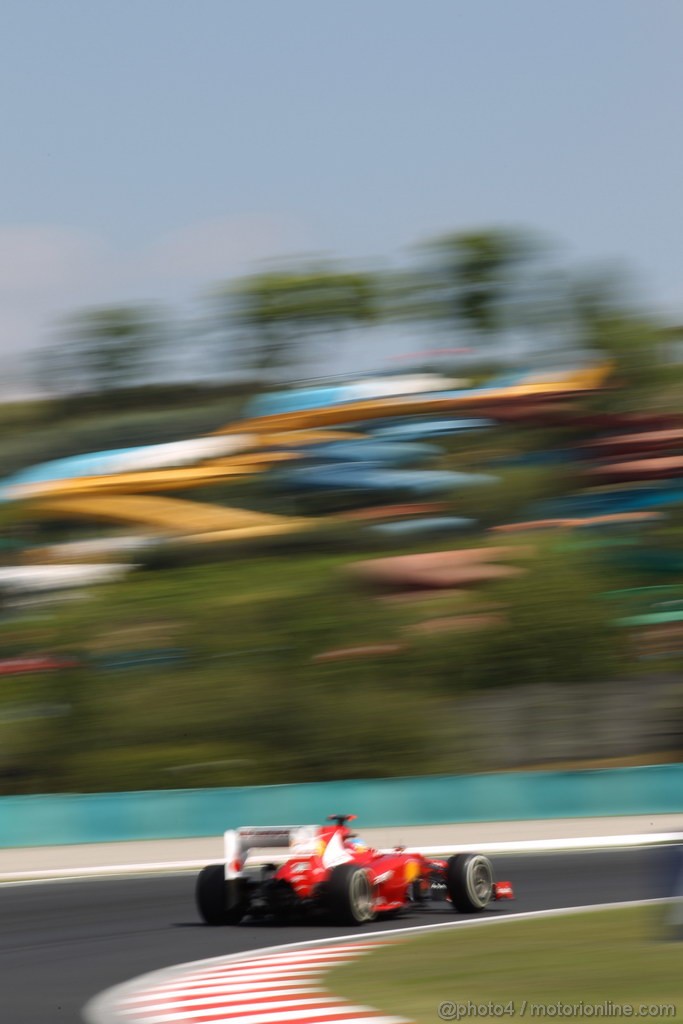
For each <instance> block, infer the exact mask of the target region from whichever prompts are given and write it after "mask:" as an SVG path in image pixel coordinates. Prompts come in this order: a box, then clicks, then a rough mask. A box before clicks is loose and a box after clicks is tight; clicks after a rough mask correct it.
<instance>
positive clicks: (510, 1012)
mask: <svg viewBox="0 0 683 1024" xmlns="http://www.w3.org/2000/svg"><path fill="white" fill-rule="evenodd" d="M676 1013H677V1011H676V1007H675V1006H674V1004H673V1003H614V1002H612V1000H611V999H605V1000H604V1001H603V1002H601V1003H586V1002H584V1001H583V1000H582V999H581V1000H578V1001H577V1002H566V1003H565V1002H563V1001H561V1000H558V1001H557V1002H553V1003H534V1002H531V1001H530V1000H528V999H522V1000H521V1001H520V1002H519V1003H517V1002H515V1000H513V999H511V1000H509V1001H508V1002H507V1003H502V1002H492V1001H491V1000H489V1002H487V1003H475V1002H472V1000H468V1001H467V1002H466V1003H464V1002H463V1003H459V1002H455V1001H451V1000H444V1001H443V1002H442V1003H440V1004H439V1009H438V1014H439V1019H440V1020H464V1019H465V1018H466V1017H527V1016H528V1017H535V1018H551V1019H552V1018H553V1017H641V1018H644V1017H662V1018H666V1019H668V1020H673V1019H674V1018H675V1017H676Z"/></svg>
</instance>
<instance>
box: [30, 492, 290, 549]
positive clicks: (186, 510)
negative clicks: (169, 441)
mask: <svg viewBox="0 0 683 1024" xmlns="http://www.w3.org/2000/svg"><path fill="white" fill-rule="evenodd" d="M26 511H27V512H28V513H29V514H30V515H34V516H42V517H49V518H64V519H71V518H74V519H88V520H93V519H96V520H97V519H99V520H105V521H110V522H114V523H131V524H133V525H135V526H143V527H147V528H151V529H153V530H155V531H158V532H161V533H164V534H167V535H172V536H175V537H182V538H183V539H185V540H192V541H210V540H231V539H243V538H250V537H262V536H270V535H273V534H278V533H293V532H296V531H298V530H302V529H306V528H307V527H310V522H309V521H308V520H306V519H297V518H293V517H288V516H276V515H270V514H268V513H265V512H251V511H249V510H247V509H237V508H222V507H221V506H219V505H205V504H202V503H201V502H195V501H184V500H180V499H177V498H161V497H157V496H151V497H150V496H149V495H144V494H106V495H104V494H93V495H90V494H74V495H70V496H65V495H64V496H59V495H55V496H53V497H43V498H40V499H36V500H34V501H32V502H29V503H27V505H26Z"/></svg>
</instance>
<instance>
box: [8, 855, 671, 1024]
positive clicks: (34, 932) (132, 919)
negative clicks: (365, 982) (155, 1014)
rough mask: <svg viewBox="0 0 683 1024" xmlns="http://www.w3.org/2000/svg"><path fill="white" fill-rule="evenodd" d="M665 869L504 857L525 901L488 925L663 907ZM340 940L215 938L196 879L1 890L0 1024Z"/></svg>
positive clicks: (301, 935)
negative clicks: (617, 905) (156, 973)
mask: <svg viewBox="0 0 683 1024" xmlns="http://www.w3.org/2000/svg"><path fill="white" fill-rule="evenodd" d="M665 857H666V854H665V852H664V851H663V850H661V849H660V850H656V849H649V850H638V849H631V850H610V851H602V852H590V853H585V852H583V853H571V854H568V853H551V854H533V855H530V854H525V855H524V856H509V857H497V858H494V867H495V868H496V873H497V876H498V877H499V878H505V879H508V878H509V879H510V880H511V881H512V882H513V885H514V886H515V891H516V895H517V899H516V901H515V902H514V903H508V902H505V903H500V904H495V905H494V906H493V907H492V908H491V909H490V910H488V911H486V913H487V914H496V915H498V914H502V915H504V914H506V913H509V912H511V911H512V912H515V913H519V912H523V911H532V910H543V909H550V908H554V907H565V906H582V905H584V904H591V903H611V902H619V901H626V900H636V899H649V898H654V897H659V896H662V895H665V893H664V892H663V891H662V886H661V883H660V882H659V880H661V878H662V876H663V873H664V871H665V868H666V862H665ZM446 920H449V921H450V920H453V914H452V912H451V911H450V909H449V907H448V905H447V904H443V903H434V904H433V907H430V908H429V909H428V910H426V911H424V912H421V913H419V914H409V915H404V916H402V917H399V918H397V919H395V920H392V921H387V922H383V923H382V922H380V923H377V922H375V923H374V924H373V925H370V926H369V927H367V928H366V930H367V932H368V934H370V933H371V932H372V931H378V930H384V929H392V928H398V927H401V928H405V927H406V926H409V925H411V924H415V925H417V924H430V923H436V922H438V921H446ZM347 931H349V932H351V931H357V929H353V928H349V929H347ZM343 934H344V929H340V928H332V927H329V926H326V925H322V924H319V923H318V924H314V923H310V924H304V925H301V926H296V927H290V926H286V927H285V926H281V927H276V926H273V925H269V924H263V923H259V924H251V925H250V924H242V925H240V926H238V927H236V928H210V927H207V926H206V925H203V924H201V923H200V922H199V920H198V918H197V914H196V911H195V907H194V876H190V875H174V876H166V877H152V876H148V877H145V878H121V879H110V880H100V879H89V880H84V881H69V882H49V883H43V884H41V885H37V884H30V885H18V886H0V1020H1V1021H7V1022H8V1024H10V1022H11V1024H61V1022H65V1024H82V1018H81V1014H80V1010H81V1007H82V1006H83V1005H84V1004H85V1003H86V1002H87V1001H88V999H90V998H91V997H92V996H94V995H96V994H97V993H98V992H101V991H102V990H103V989H106V988H109V987H110V986H112V985H116V984H119V983H120V982H124V981H128V980H130V979H131V978H133V977H135V976H136V975H139V974H144V973H146V972H147V971H152V970H156V969H157V968H161V967H168V966H170V965H172V964H175V963H182V962H184V961H188V960H198V959H202V958H204V957H211V956H220V955H222V954H226V953H236V952H240V951H242V950H250V949H260V948H262V947H268V946H275V945H279V944H281V943H285V942H298V941H303V940H311V939H316V938H327V937H329V936H334V935H343Z"/></svg>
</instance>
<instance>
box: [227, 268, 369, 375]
mask: <svg viewBox="0 0 683 1024" xmlns="http://www.w3.org/2000/svg"><path fill="white" fill-rule="evenodd" d="M376 290H377V285H376V282H375V278H374V276H373V275H372V274H371V273H366V272H363V271H360V270H354V271H345V270H339V269H337V268H336V267H335V266H333V265H326V264H323V265H315V266H311V267H307V266H303V267H301V268H295V269H292V270H282V271H268V272H265V273H261V274H255V275H253V276H251V277H246V278H242V279H241V280H239V281H237V282H236V283H234V284H232V285H230V286H228V287H227V288H225V289H223V291H222V292H221V293H219V295H218V296H217V303H218V308H219V316H220V318H221V319H222V320H223V321H224V322H226V323H227V324H228V326H229V328H230V329H231V334H232V335H233V337H236V338H237V344H238V345H239V346H240V348H241V354H242V361H243V362H244V363H245V364H246V365H247V366H254V367H257V368H259V369H268V368H271V367H278V366H280V367H281V366H292V365H295V364H296V363H298V362H299V361H300V359H301V358H302V355H303V350H304V349H305V346H306V345H307V344H308V343H310V341H311V340H312V339H313V338H315V337H316V336H319V335H325V334H329V333H330V332H332V331H338V330H341V329H344V328H348V327H351V326H355V325H360V324H371V323H373V322H374V321H375V319H376V318H377V302H376Z"/></svg>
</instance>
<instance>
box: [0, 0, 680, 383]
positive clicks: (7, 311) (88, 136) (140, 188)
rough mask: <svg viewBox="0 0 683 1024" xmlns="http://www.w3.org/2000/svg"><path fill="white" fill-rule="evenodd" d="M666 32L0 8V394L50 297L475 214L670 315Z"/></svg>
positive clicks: (606, 0) (241, 7) (394, 16)
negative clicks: (628, 283)
mask: <svg viewBox="0 0 683 1024" xmlns="http://www.w3.org/2000/svg"><path fill="white" fill-rule="evenodd" d="M682 48H683V4H682V3H681V2H680V0H468V2H460V0H419V2H418V0H344V2H343V3H340V2H332V0H194V2H190V0H58V2H57V0H4V3H3V4H2V6H1V7H0V88H1V90H2V97H3V103H2V113H1V114H0V119H1V122H0V123H1V125H2V130H1V131H0V147H1V150H2V152H1V153H0V167H1V171H0V174H1V180H2V185H3V187H2V192H1V193H0V195H1V197H2V209H1V210H0V369H1V370H2V375H3V379H4V387H3V388H0V391H2V392H4V393H7V392H8V390H10V391H11V390H12V389H13V388H18V389H21V387H22V386H23V385H22V373H23V371H22V366H23V365H24V362H23V360H24V359H25V357H26V354H27V353H30V352H31V351H32V350H34V349H35V348H36V347H37V346H39V345H40V344H41V343H43V342H44V341H45V340H46V338H48V337H49V330H50V326H51V324H52V323H53V322H54V320H55V318H56V317H57V316H59V315H60V314H61V313H64V312H67V311H70V310H73V309H77V308H80V307H83V306H87V305H93V304H99V303H109V302H125V301H127V300H131V299H135V300H137V299H149V300H158V301H160V302H164V303H168V304H170V305H171V307H172V308H175V309H178V310H183V311H187V310H189V309H192V308H193V303H195V302H196V300H197V297H198V296H201V294H202V293H204V292H205V291H206V290H207V289H208V287H209V286H210V285H212V284H214V283H215V282H217V281H220V280H223V279H225V278H228V277H230V276H232V275H235V274H238V273H242V272H244V271H245V270H248V269H249V268H251V267H253V266H255V265H258V263H259V261H263V260H266V259H269V258H272V257H280V256H284V255H286V254H297V253H307V254H308V253H322V254H328V255H341V256H344V257H348V258H355V259H360V260H375V259H400V258H402V256H403V255H404V254H405V251H406V249H407V247H409V246H411V245H412V244H414V243H415V242H417V241H419V240H421V239H424V238H426V237H427V238H428V237H430V236H433V235H435V234H438V233H440V232H442V231H448V230H454V229H458V228H466V227H473V226H485V225H494V224H510V225H520V226H526V227H530V228H532V229H535V230H537V231H539V232H541V233H542V234H546V235H548V236H550V237H551V238H553V239H555V240H557V241H558V242H559V243H560V245H561V246H563V247H564V251H565V252H566V256H567V259H568V260H571V261H575V262H585V263H602V262H604V261H619V262H623V263H625V264H626V265H627V266H628V267H630V268H631V270H632V271H633V272H634V273H635V275H636V278H637V280H638V281H639V282H640V287H641V290H642V292H643V294H644V296H645V297H646V298H647V300H648V301H649V302H651V303H652V304H653V305H659V306H661V307H662V308H665V309H667V310H669V311H670V312H671V314H672V315H674V316H679V317H681V318H683V264H682V258H681V252H682V245H681V240H682V239H683V205H682V204H681V202H680V191H681V182H682V181H683V142H682V140H681V129H680V122H681V113H680V106H681V96H682V95H683V61H681V57H680V54H681V50H682ZM197 308H199V307H197Z"/></svg>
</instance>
